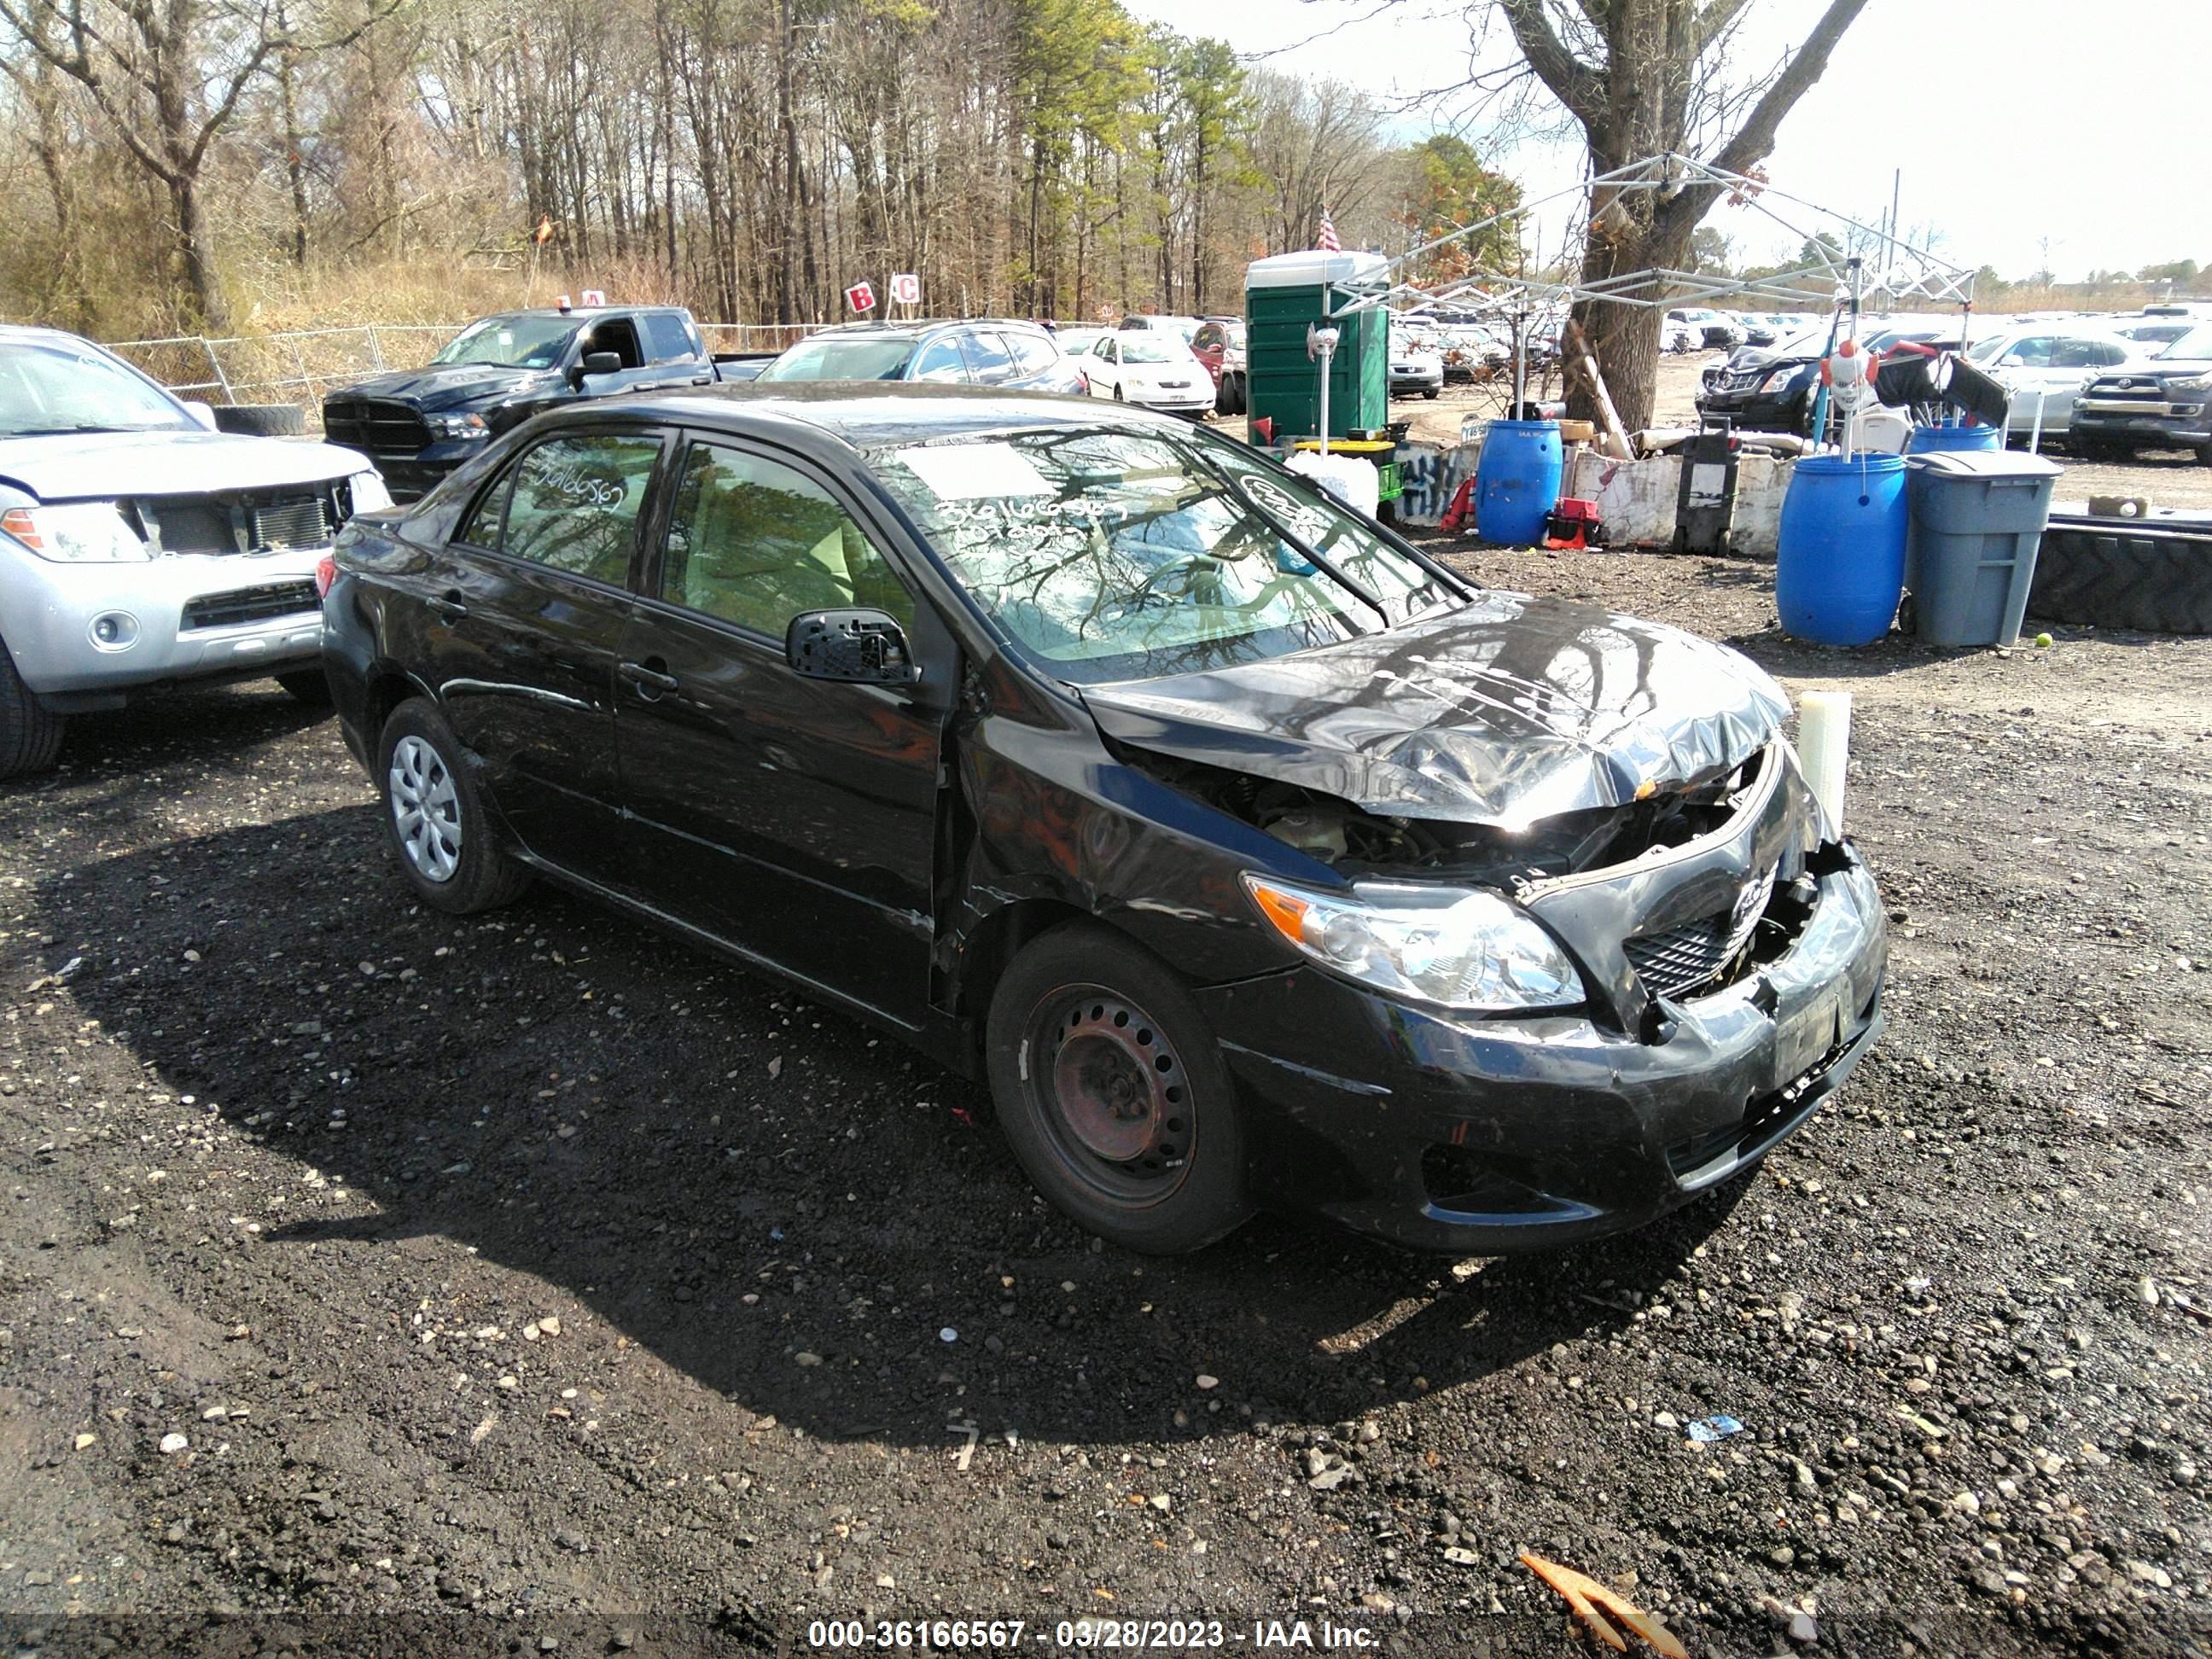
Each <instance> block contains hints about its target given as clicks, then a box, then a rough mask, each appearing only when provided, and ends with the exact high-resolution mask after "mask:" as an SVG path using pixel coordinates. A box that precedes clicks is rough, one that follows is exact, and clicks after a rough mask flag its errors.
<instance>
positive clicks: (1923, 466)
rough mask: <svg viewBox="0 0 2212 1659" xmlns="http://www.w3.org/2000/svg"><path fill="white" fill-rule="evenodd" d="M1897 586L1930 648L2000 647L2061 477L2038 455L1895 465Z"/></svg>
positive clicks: (1928, 458)
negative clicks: (1901, 491)
mask: <svg viewBox="0 0 2212 1659" xmlns="http://www.w3.org/2000/svg"><path fill="white" fill-rule="evenodd" d="M1905 465H1906V466H1907V467H1908V468H1910V469H1911V476H1910V478H1909V480H1908V483H1907V486H1906V500H1907V502H1908V504H1909V507H1910V508H1911V530H1910V532H1908V534H1907V536H1906V538H1905V586H1908V587H1910V588H1911V590H1912V596H1913V606H1914V609H1915V610H1916V611H1917V612H1918V614H1919V632H1920V637H1921V638H1922V639H1923V640H1926V641H1929V643H1930V644H1931V645H2009V644H2010V643H2011V642H2012V641H2015V640H2016V639H2018V638H2019V637H2020V623H2021V617H2024V616H2026V615H2027V590H2028V588H2029V586H2031V585H2032V584H2033V582H2034V580H2035V555H2036V550H2037V548H2038V547H2039V545H2040V544H2041V543H2042V540H2043V526H2044V522H2045V520H2047V519H2048V518H2049V517H2050V516H2051V486H2052V485H2053V484H2054V483H2056V482H2057V477H2058V475H2059V473H2060V472H2061V471H2063V468H2061V467H2060V466H2059V465H2057V463H2056V462H2053V461H2049V460H2045V459H2044V458H2043V457H2042V456H2040V455H2015V454H2012V453H2008V452H2007V451H2005V450H2001V449H2000V450H1990V451H1981V450H1951V451H1940V452H1938V453H1934V454H1927V455H1911V456H1907V457H1906V458H1905Z"/></svg>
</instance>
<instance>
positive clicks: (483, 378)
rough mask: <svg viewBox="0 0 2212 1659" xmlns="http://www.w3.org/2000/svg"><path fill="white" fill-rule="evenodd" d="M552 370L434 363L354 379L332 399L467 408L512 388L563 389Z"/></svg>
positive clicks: (494, 400) (504, 395)
mask: <svg viewBox="0 0 2212 1659" xmlns="http://www.w3.org/2000/svg"><path fill="white" fill-rule="evenodd" d="M563 389H564V388H563V386H562V380H561V377H560V376H559V375H558V374H555V373H553V372H552V371H551V370H550V369H543V368H502V367H501V366H500V365H499V364H497V363H433V364H431V365H430V366H429V367H428V368H403V369H398V370H395V371H394V372H393V373H392V374H380V375H378V376H377V377H376V378H375V379H374V380H356V381H355V382H354V383H353V384H352V385H350V386H347V387H346V388H345V389H344V390H343V391H342V392H332V393H331V397H333V398H386V399H389V400H390V401H392V402H393V403H402V404H410V405H412V406H413V407H414V408H416V409H419V410H426V411H429V412H433V413H435V412H436V411H438V410H453V409H471V408H474V407H477V406H478V405H481V404H492V403H497V402H498V401H499V400H500V399H501V398H509V397H512V396H513V395H514V394H515V393H516V392H544V391H561V390H563Z"/></svg>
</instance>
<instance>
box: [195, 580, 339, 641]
mask: <svg viewBox="0 0 2212 1659" xmlns="http://www.w3.org/2000/svg"><path fill="white" fill-rule="evenodd" d="M319 609H321V601H320V600H319V599H317V598H316V595H315V585H314V583H313V582H311V581H306V582H268V583H264V585H263V586H259V587H239V588H234V589H232V590H231V591H230V592H228V593H203V594H201V595H200V596H199V597H198V598H197V599H190V600H187V601H186V602H185V615H184V621H183V623H182V629H183V631H184V632H185V633H188V634H189V633H191V631H192V630H193V629H200V628H238V627H242V626H243V625H244V624H246V623H258V622H268V621H270V620H271V619H273V618H275V617H290V616H295V615H298V614H300V613H301V612H303V611H304V612H312V611H318V610H319Z"/></svg>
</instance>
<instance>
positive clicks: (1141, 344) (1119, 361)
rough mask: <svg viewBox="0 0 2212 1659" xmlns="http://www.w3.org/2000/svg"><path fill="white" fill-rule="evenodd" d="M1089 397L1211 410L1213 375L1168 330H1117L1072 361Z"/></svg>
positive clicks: (1188, 411) (1184, 410)
mask: <svg viewBox="0 0 2212 1659" xmlns="http://www.w3.org/2000/svg"><path fill="white" fill-rule="evenodd" d="M1076 367H1077V368H1080V369H1081V370H1082V371H1083V379H1084V381H1085V384H1086V385H1088V386H1090V388H1091V396H1092V397H1094V398H1112V399H1114V401H1115V403H1122V404H1142V405H1143V406H1144V407H1145V408H1146V409H1164V410H1170V411H1171V412H1173V413H1175V414H1177V415H1191V416H1201V417H1202V416H1206V415H1210V414H1212V412H1213V376H1212V375H1211V374H1207V373H1206V365H1205V364H1204V363H1202V362H1199V360H1198V357H1197V355H1196V354H1195V353H1194V352H1193V351H1192V350H1191V349H1190V347H1189V346H1188V345H1187V344H1185V343H1184V342H1183V340H1182V337H1181V336H1180V335H1178V334H1176V332H1175V331H1174V330H1172V329H1164V328H1117V329H1115V330H1113V331H1111V332H1109V333H1105V334H1102V335H1100V336H1099V337H1098V338H1097V340H1096V341H1094V342H1093V343H1091V350H1090V352H1089V353H1088V354H1087V355H1085V356H1082V357H1079V358H1078V359H1077V360H1076Z"/></svg>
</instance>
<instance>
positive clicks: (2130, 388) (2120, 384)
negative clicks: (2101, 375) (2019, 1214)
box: [2082, 379, 2166, 403]
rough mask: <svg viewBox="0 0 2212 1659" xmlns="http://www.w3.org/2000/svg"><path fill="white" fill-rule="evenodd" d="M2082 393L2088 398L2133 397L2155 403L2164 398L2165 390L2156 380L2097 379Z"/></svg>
mask: <svg viewBox="0 0 2212 1659" xmlns="http://www.w3.org/2000/svg"><path fill="white" fill-rule="evenodd" d="M2082 395H2083V396H2084V397H2088V398H2139V399H2141V400H2142V401H2144V402H2146V403H2157V402H2160V401H2162V400H2163V399H2164V398H2165V396H2166V390H2165V388H2164V387H2162V386H2160V385H2159V383H2158V382H2157V381H2156V380H2141V379H2137V380H2099V381H2097V382H2096V383H2095V384H2094V385H2093V386H2090V388H2089V389H2088V391H2087V392H2084V393H2083V394H2082Z"/></svg>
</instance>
